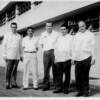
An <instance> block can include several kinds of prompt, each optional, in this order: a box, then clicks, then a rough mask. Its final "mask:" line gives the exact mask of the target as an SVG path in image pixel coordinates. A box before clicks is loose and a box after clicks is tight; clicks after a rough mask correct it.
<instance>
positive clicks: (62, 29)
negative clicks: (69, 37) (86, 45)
mask: <svg viewBox="0 0 100 100" xmlns="http://www.w3.org/2000/svg"><path fill="white" fill-rule="evenodd" d="M67 32H68V30H67V29H66V27H61V33H62V35H66V34H67Z"/></svg>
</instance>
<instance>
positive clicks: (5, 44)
mask: <svg viewBox="0 0 100 100" xmlns="http://www.w3.org/2000/svg"><path fill="white" fill-rule="evenodd" d="M3 59H4V60H5V61H6V60H7V36H4V40H3Z"/></svg>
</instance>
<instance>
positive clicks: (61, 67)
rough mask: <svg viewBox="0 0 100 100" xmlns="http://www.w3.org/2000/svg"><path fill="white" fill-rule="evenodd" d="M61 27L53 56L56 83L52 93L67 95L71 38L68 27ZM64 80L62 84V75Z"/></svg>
mask: <svg viewBox="0 0 100 100" xmlns="http://www.w3.org/2000/svg"><path fill="white" fill-rule="evenodd" d="M66 27H67V26H61V35H60V36H59V38H58V39H57V42H56V45H55V49H54V55H55V63H56V73H57V82H56V90H55V91H54V93H60V92H64V93H65V94H68V88H69V84H70V70H71V42H72V36H71V35H70V34H69V33H68V27H67V29H66ZM64 73H65V80H64V82H63V74H64Z"/></svg>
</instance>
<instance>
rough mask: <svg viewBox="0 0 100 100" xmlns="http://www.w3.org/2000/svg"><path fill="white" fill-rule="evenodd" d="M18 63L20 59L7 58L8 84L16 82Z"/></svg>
mask: <svg viewBox="0 0 100 100" xmlns="http://www.w3.org/2000/svg"><path fill="white" fill-rule="evenodd" d="M18 63H19V60H9V59H7V70H6V82H7V83H8V84H16V78H17V67H18Z"/></svg>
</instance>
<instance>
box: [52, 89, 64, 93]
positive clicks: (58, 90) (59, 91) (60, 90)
mask: <svg viewBox="0 0 100 100" xmlns="http://www.w3.org/2000/svg"><path fill="white" fill-rule="evenodd" d="M61 92H62V89H57V90H55V91H53V93H61Z"/></svg>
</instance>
